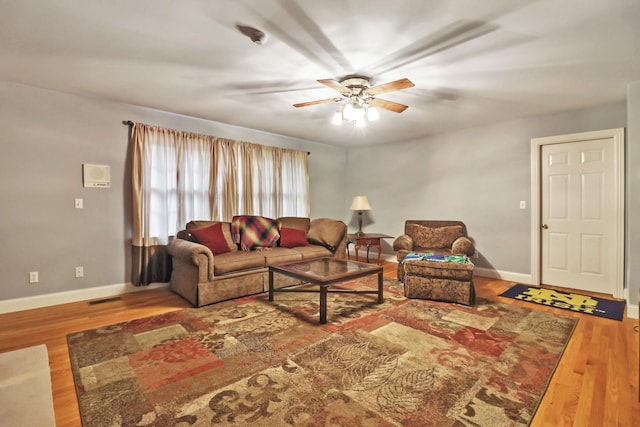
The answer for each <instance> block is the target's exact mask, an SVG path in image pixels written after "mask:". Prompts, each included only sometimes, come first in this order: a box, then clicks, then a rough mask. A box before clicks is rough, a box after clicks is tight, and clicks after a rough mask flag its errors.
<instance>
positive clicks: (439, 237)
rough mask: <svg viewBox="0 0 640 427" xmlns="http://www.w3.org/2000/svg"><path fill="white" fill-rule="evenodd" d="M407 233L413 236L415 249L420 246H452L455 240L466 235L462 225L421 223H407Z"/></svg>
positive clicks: (438, 247)
mask: <svg viewBox="0 0 640 427" xmlns="http://www.w3.org/2000/svg"><path fill="white" fill-rule="evenodd" d="M406 230H407V234H408V235H410V236H411V238H413V242H414V245H415V246H414V249H418V248H434V249H440V248H450V247H451V245H452V244H453V242H454V240H456V239H457V238H458V237H460V236H463V235H464V229H463V227H462V226H461V225H451V226H444V227H425V226H424V225H420V224H407V225H406Z"/></svg>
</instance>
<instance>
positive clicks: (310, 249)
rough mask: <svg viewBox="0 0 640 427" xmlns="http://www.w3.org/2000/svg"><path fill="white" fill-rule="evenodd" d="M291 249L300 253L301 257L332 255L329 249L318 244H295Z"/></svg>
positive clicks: (310, 257) (311, 257) (312, 257)
mask: <svg viewBox="0 0 640 427" xmlns="http://www.w3.org/2000/svg"><path fill="white" fill-rule="evenodd" d="M291 250H292V251H296V252H298V253H299V254H300V255H302V259H315V258H322V257H331V256H333V254H332V253H331V251H330V250H329V249H327V248H325V247H324V246H320V245H309V246H297V247H295V248H292V249H291Z"/></svg>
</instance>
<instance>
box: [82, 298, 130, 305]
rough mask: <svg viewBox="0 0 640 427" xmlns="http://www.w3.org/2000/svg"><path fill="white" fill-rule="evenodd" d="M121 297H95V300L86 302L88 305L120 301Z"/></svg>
mask: <svg viewBox="0 0 640 427" xmlns="http://www.w3.org/2000/svg"><path fill="white" fill-rule="evenodd" d="M121 299H122V298H120V297H111V298H104V299H97V300H94V301H89V302H88V303H87V304H89V305H96V304H104V303H105V302H113V301H120V300H121Z"/></svg>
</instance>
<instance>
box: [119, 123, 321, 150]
mask: <svg viewBox="0 0 640 427" xmlns="http://www.w3.org/2000/svg"><path fill="white" fill-rule="evenodd" d="M122 124H123V125H127V126H133V122H132V121H131V120H123V121H122ZM307 155H308V156H310V155H311V151H307Z"/></svg>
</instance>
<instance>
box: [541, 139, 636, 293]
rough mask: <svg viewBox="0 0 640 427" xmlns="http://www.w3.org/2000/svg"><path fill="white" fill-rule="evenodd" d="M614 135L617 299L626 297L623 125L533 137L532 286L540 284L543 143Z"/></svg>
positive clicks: (560, 142) (575, 140)
mask: <svg viewBox="0 0 640 427" xmlns="http://www.w3.org/2000/svg"><path fill="white" fill-rule="evenodd" d="M603 138H612V139H613V144H614V148H613V150H614V159H613V163H614V166H613V167H614V175H615V176H614V183H615V185H616V190H617V191H616V192H617V194H616V196H615V197H616V239H617V241H618V245H617V248H616V254H615V259H616V271H615V277H616V285H615V293H614V295H613V297H614V298H623V297H624V190H625V188H624V128H617V129H606V130H599V131H593V132H581V133H573V134H569V135H558V136H549V137H544V138H533V139H532V140H531V280H532V282H533V283H532V284H533V285H540V276H541V271H540V270H541V268H542V264H541V259H540V255H541V254H540V251H541V244H542V243H541V240H542V234H541V233H540V227H541V224H540V212H541V208H542V206H541V201H540V196H541V194H540V193H541V191H542V188H541V183H540V167H541V164H540V162H541V159H540V157H541V151H542V146H543V145H549V144H562V143H567V142H577V141H584V140H588V139H603Z"/></svg>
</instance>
